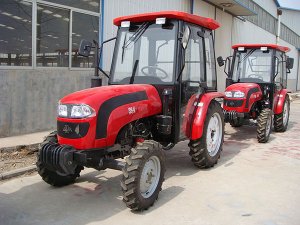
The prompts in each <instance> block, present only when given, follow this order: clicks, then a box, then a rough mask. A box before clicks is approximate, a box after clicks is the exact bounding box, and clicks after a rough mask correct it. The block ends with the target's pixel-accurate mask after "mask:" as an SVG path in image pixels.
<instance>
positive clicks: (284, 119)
mask: <svg viewBox="0 0 300 225" xmlns="http://www.w3.org/2000/svg"><path fill="white" fill-rule="evenodd" d="M288 116H289V109H288V103H287V102H285V103H284V108H283V126H286V124H287V121H288Z"/></svg>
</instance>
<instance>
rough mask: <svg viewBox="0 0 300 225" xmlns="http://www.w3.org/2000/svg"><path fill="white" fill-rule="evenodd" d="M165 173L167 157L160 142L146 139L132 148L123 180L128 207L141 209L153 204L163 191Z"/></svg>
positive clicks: (125, 200) (124, 195)
mask: <svg viewBox="0 0 300 225" xmlns="http://www.w3.org/2000/svg"><path fill="white" fill-rule="evenodd" d="M164 174H165V157H164V153H163V150H162V146H161V145H160V144H159V143H157V142H155V141H151V140H146V141H144V142H142V143H138V144H137V147H136V148H132V150H131V154H130V155H129V157H127V158H126V164H125V167H124V169H123V179H122V181H121V187H122V190H123V201H124V202H125V203H126V205H127V207H128V208H130V209H132V210H133V211H141V210H145V209H148V208H149V207H150V206H152V205H153V204H154V202H155V200H156V199H157V198H158V194H159V192H160V191H161V186H162V183H163V181H164Z"/></svg>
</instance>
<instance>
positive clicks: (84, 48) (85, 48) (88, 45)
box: [78, 39, 92, 57]
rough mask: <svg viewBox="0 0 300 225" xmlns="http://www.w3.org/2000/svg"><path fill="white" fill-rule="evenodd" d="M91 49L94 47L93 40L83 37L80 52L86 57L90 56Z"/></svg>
mask: <svg viewBox="0 0 300 225" xmlns="http://www.w3.org/2000/svg"><path fill="white" fill-rule="evenodd" d="M91 49H92V42H90V41H87V40H84V39H83V40H81V42H80V46H79V49H78V54H79V55H81V56H84V57H88V56H89V55H90V52H91Z"/></svg>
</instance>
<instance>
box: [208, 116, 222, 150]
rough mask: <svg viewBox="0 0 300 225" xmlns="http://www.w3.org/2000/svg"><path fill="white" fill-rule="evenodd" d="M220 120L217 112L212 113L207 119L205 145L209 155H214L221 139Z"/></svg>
mask: <svg viewBox="0 0 300 225" xmlns="http://www.w3.org/2000/svg"><path fill="white" fill-rule="evenodd" d="M222 135H223V133H222V121H221V117H220V115H219V114H218V113H214V114H213V115H212V117H211V118H210V120H209V123H208V127H207V134H206V146H207V151H208V154H209V155H210V156H215V155H216V154H217V153H218V150H219V148H220V145H221V140H222Z"/></svg>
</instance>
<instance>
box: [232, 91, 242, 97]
mask: <svg viewBox="0 0 300 225" xmlns="http://www.w3.org/2000/svg"><path fill="white" fill-rule="evenodd" d="M233 97H234V98H244V97H245V93H244V92H241V91H236V92H234V94H233Z"/></svg>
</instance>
